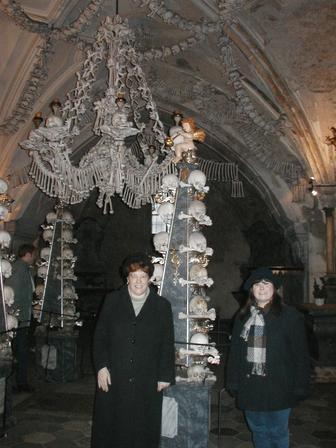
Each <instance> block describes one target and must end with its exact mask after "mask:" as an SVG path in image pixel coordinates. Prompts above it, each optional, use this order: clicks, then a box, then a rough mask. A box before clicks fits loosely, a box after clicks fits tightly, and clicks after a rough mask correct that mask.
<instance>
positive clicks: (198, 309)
mask: <svg viewBox="0 0 336 448" xmlns="http://www.w3.org/2000/svg"><path fill="white" fill-rule="evenodd" d="M189 310H190V313H191V314H199V315H201V314H205V313H206V312H207V311H208V305H207V302H206V300H205V298H204V297H202V296H199V295H197V296H194V297H192V298H191V300H190V302H189Z"/></svg>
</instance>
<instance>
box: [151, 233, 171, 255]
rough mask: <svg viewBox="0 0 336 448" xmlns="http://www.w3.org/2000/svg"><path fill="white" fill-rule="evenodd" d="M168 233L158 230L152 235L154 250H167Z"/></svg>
mask: <svg viewBox="0 0 336 448" xmlns="http://www.w3.org/2000/svg"><path fill="white" fill-rule="evenodd" d="M168 239H169V236H168V233H167V232H159V233H156V234H155V235H154V236H153V243H154V247H155V250H156V251H157V252H160V253H161V254H162V253H164V252H167V250H168Z"/></svg>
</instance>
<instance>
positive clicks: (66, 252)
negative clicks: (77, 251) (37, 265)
mask: <svg viewBox="0 0 336 448" xmlns="http://www.w3.org/2000/svg"><path fill="white" fill-rule="evenodd" d="M73 256H74V254H73V250H72V249H71V248H70V247H69V246H65V247H63V257H64V258H65V259H66V260H72V258H73Z"/></svg>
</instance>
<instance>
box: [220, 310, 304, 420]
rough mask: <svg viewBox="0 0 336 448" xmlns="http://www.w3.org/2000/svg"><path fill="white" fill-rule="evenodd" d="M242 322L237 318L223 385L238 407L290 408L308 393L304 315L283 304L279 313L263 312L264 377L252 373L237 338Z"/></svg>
mask: <svg viewBox="0 0 336 448" xmlns="http://www.w3.org/2000/svg"><path fill="white" fill-rule="evenodd" d="M248 317H249V316H247V317H245V318H244V319H243V321H241V320H240V318H239V317H237V318H236V320H235V324H234V328H233V334H232V341H231V349H230V355H229V360H228V369H227V384H226V387H227V389H228V390H229V391H231V392H232V393H233V394H234V395H235V396H236V397H237V404H238V407H239V408H241V409H244V410H245V409H246V410H250V411H273V410H279V409H287V408H291V407H293V406H294V405H295V404H296V403H297V401H298V400H299V399H302V398H304V397H305V396H307V395H308V391H309V380H310V362H309V354H308V349H307V343H306V334H305V329H304V323H303V316H302V315H301V314H300V313H299V312H298V311H296V310H295V309H294V308H292V307H289V306H286V305H284V306H283V307H282V311H281V313H280V314H279V315H275V314H273V312H272V311H269V312H267V313H266V314H265V315H264V319H265V332H266V333H265V334H266V376H264V377H263V376H257V375H252V374H251V371H250V370H251V365H250V363H247V361H246V354H247V343H246V342H245V341H244V340H243V339H242V338H241V337H240V333H241V331H242V328H243V325H244V323H245V322H246V320H247V319H248Z"/></svg>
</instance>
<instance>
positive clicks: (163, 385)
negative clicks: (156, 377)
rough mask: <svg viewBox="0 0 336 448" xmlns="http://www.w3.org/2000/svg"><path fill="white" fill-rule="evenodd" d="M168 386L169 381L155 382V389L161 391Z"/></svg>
mask: <svg viewBox="0 0 336 448" xmlns="http://www.w3.org/2000/svg"><path fill="white" fill-rule="evenodd" d="M169 386H170V383H165V382H164V381H158V383H157V391H158V392H161V391H162V390H163V389H167V387H169Z"/></svg>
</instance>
